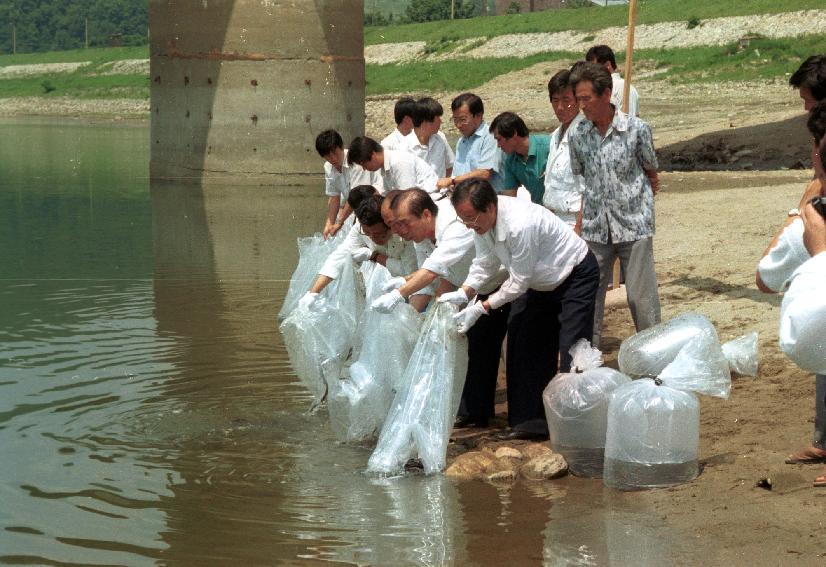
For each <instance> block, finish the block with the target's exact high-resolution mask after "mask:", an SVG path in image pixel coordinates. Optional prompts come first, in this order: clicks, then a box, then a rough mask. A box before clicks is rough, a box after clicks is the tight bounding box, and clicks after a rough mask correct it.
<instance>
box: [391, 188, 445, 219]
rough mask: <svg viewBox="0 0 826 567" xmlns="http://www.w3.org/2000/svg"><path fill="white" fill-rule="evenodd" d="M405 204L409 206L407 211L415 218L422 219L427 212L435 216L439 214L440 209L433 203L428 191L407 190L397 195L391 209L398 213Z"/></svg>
mask: <svg viewBox="0 0 826 567" xmlns="http://www.w3.org/2000/svg"><path fill="white" fill-rule="evenodd" d="M403 204H406V205H407V210H408V211H409V212H410V214H411V215H413V216H415V217H421V216H422V214H424V212H425V211H430V212H431V213H432V214H433V216H436V215H438V214H439V208H438V207H437V206H436V203H434V202H433V199H432V198H431V197H430V195H429V194H428V193H427V191H424V190H422V189H419V188H418V187H413V188H411V189H407V190H405V191H402V192H401V193H399V194H398V195H395V196H394V197H393V202H392V203H391V204H390V208H392V209H393V211H396V210H397V209H398V208H399V207H401V206H402V205H403Z"/></svg>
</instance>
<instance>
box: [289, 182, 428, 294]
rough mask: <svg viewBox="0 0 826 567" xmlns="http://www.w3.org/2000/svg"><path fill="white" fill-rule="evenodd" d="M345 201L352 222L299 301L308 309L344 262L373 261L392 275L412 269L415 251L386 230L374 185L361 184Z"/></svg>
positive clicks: (379, 197) (378, 196) (407, 272)
mask: <svg viewBox="0 0 826 567" xmlns="http://www.w3.org/2000/svg"><path fill="white" fill-rule="evenodd" d="M349 198H350V201H349V204H350V206H351V207H352V208H353V210H354V211H355V214H356V222H355V223H354V224H353V227H352V228H351V229H350V232H348V233H347V237H346V238H345V239H344V241H343V242H342V243H341V244H339V245H338V246H337V247H336V249H335V250H333V252H332V253H331V254H330V255H329V256H328V257H327V260H325V262H324V264H323V265H322V266H321V269H320V270H319V271H318V277H317V278H316V280H315V282H313V285H312V286H311V287H310V290H309V291H308V292H307V293H306V294H304V296H303V297H302V298H301V299H300V300H299V305H301V306H303V307H307V308H310V309H312V307H313V305H315V302H316V300H317V299H318V294H319V293H321V292H322V291H323V290H324V288H326V287H327V286H328V285H330V283H332V282H333V280H335V279H336V278H337V277H339V275H340V274H341V269H342V267H343V266H344V263H345V262H347V261H350V260H351V259H352V261H354V262H358V263H361V262H376V263H377V264H381V265H382V266H385V267H386V268H387V270H388V271H389V272H390V274H391V275H393V276H400V275H404V274H409V273H410V272H411V271H413V270H415V269H416V251H415V249H414V247H413V245H412V244H411V243H409V242H405V241H404V240H402V239H401V238H399V237H398V236H396V235H394V234H393V233H392V232H391V231H390V227H388V226H387V225H386V224H384V221H383V220H382V217H381V205H382V201H383V199H384V198H383V197H382V196H381V195H379V193H378V191H376V189H375V188H373V187H371V186H369V185H362V186H359V187H356V188H354V189H353V190H352V191H351V192H350V195H349Z"/></svg>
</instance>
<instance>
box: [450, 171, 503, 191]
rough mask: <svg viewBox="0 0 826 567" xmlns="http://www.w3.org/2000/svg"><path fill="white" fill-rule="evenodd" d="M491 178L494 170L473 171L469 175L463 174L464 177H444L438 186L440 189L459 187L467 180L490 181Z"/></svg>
mask: <svg viewBox="0 0 826 567" xmlns="http://www.w3.org/2000/svg"><path fill="white" fill-rule="evenodd" d="M451 169H452V168H451ZM491 177H493V170H492V169H474V170H473V171H468V172H467V173H463V174H462V175H457V176H455V177H442V178H441V179H439V181H438V182H437V183H436V186H437V187H439V188H440V189H444V188H445V187H450V186H451V185H458V184H459V183H460V182H462V181H464V180H466V179H484V180H485V181H490V178H491Z"/></svg>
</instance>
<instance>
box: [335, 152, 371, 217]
mask: <svg viewBox="0 0 826 567" xmlns="http://www.w3.org/2000/svg"><path fill="white" fill-rule="evenodd" d="M359 185H372V186H373V187H375V188H376V189H377V190H378V192H379V193H381V192H382V178H381V174H380V173H379V172H377V171H367V170H366V169H363V168H362V167H361V166H360V165H357V164H352V165H351V164H349V163H348V162H347V150H344V159H343V160H342V164H341V171H339V170H337V169H336V168H335V167H333V165H332V164H331V163H330V162H329V161H325V162H324V194H325V195H327V196H328V197H341V206H342V207H343V206H344V203H346V202H347V195H348V194H349V193H350V189H352V188H353V187H357V186H359Z"/></svg>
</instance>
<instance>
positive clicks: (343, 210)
mask: <svg viewBox="0 0 826 567" xmlns="http://www.w3.org/2000/svg"><path fill="white" fill-rule="evenodd" d="M315 149H316V151H317V152H318V155H320V156H321V157H322V158H324V162H325V163H324V193H325V194H326V195H327V216H326V217H325V219H324V230H323V232H322V235H323V236H324V238H329V237H331V236H333V235H335V234H336V233H337V232H338V231H339V229H341V227H342V225H343V224H344V221H346V220H347V217H349V216H350V213H351V212H352V209H351V208H350V206H349V205H347V194H348V193H349V192H350V189H352V188H353V187H356V186H358V185H372V186H373V187H375V188H376V189H378V190H379V191H381V189H382V180H381V176H380V175H379V174H378V173H373V172H369V171H365V170H364V169H362V167H361V166H359V165H351V164H350V163H349V162H348V161H347V150H345V149H344V141H343V140H342V139H341V135H340V134H339V133H338V132H336V131H335V130H324V131H323V132H321V133H320V134H319V135H318V136H316V139H315ZM342 205H343V206H342Z"/></svg>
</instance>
